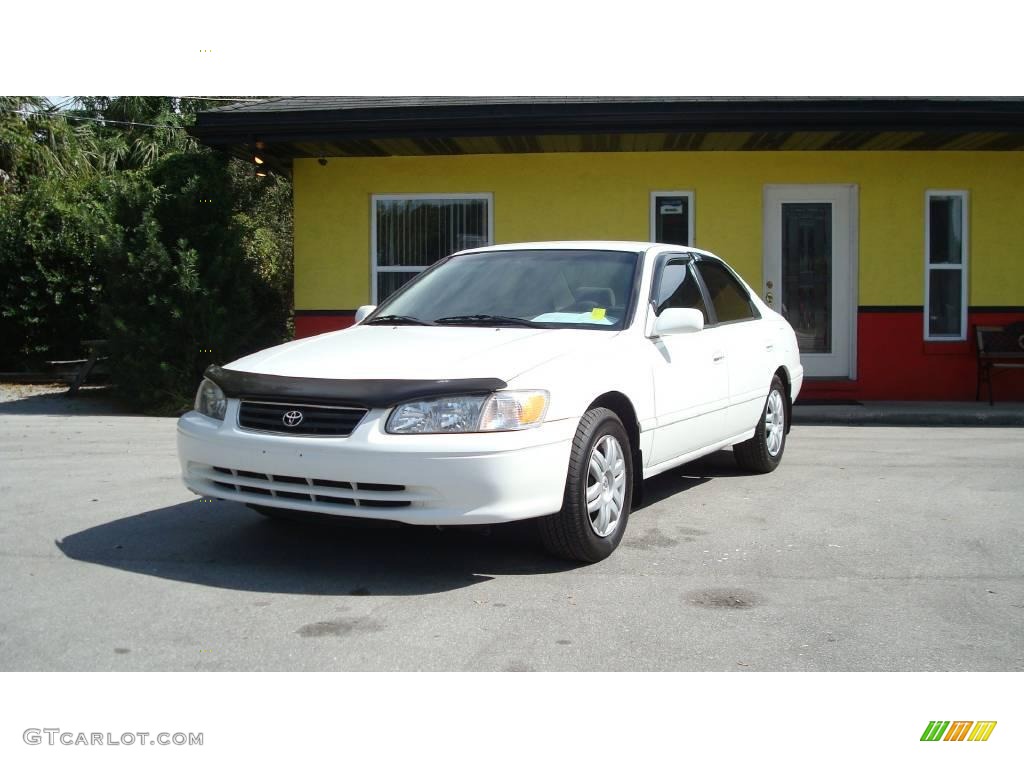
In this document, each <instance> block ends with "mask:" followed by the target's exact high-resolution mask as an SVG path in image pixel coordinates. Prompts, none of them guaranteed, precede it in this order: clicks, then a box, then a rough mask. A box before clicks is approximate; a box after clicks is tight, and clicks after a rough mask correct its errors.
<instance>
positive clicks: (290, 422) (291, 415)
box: [281, 411, 302, 427]
mask: <svg viewBox="0 0 1024 768" xmlns="http://www.w3.org/2000/svg"><path fill="white" fill-rule="evenodd" d="M281 423H282V424H284V425H285V426H286V427H297V426H299V424H301V423H302V411H286V412H285V414H284V416H282V417H281Z"/></svg>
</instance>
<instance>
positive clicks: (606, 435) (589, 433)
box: [538, 408, 633, 563]
mask: <svg viewBox="0 0 1024 768" xmlns="http://www.w3.org/2000/svg"><path fill="white" fill-rule="evenodd" d="M632 491H633V459H632V451H631V449H630V444H629V436H628V435H627V434H626V429H625V427H623V426H622V422H621V421H620V420H619V417H618V416H617V415H615V413H614V412H612V411H610V410H608V409H607V408H594V409H592V410H589V411H587V412H586V413H585V414H584V416H583V418H582V419H580V425H579V427H578V428H577V430H576V437H575V438H574V439H573V443H572V453H571V455H570V457H569V472H568V475H567V477H566V481H565V496H564V497H563V500H562V509H561V511H559V512H558V513H557V514H554V515H549V516H548V517H542V518H540V520H539V521H538V522H539V525H540V533H541V539H542V540H543V542H544V546H545V547H546V548H547V550H548V551H549V552H551V553H552V554H554V555H557V556H559V557H564V558H568V559H570V560H579V561H582V562H585V563H596V562H598V561H599V560H604V559H605V558H606V557H608V555H610V554H611V553H612V552H614V551H615V549H616V547H618V546H619V542H620V541H622V536H623V534H624V533H625V532H626V523H627V522H628V521H629V513H630V510H631V508H632Z"/></svg>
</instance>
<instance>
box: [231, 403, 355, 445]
mask: <svg viewBox="0 0 1024 768" xmlns="http://www.w3.org/2000/svg"><path fill="white" fill-rule="evenodd" d="M366 413H367V409H366V408H354V407H346V406H333V405H304V404H299V403H267V402H259V401H256V400H243V401H242V402H241V404H240V405H239V408H238V426H240V427H242V428H243V429H255V430H259V431H260V432H274V433H276V434H279V435H305V436H310V435H313V436H317V437H348V436H349V435H351V434H352V430H354V429H355V428H356V425H358V424H359V422H360V421H362V419H363V417H364V416H365V415H366ZM297 415H298V418H296V416H297Z"/></svg>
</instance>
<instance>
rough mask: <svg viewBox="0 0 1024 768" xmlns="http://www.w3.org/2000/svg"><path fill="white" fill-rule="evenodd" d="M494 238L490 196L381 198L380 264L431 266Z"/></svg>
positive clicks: (378, 243)
mask: <svg viewBox="0 0 1024 768" xmlns="http://www.w3.org/2000/svg"><path fill="white" fill-rule="evenodd" d="M489 242H490V233H489V232H488V231H487V200H480V199H469V198H467V199H440V198H438V199H408V200H378V201H377V264H378V266H382V267H428V266H430V265H431V264H433V263H434V262H435V261H437V260H438V259H442V258H444V257H445V256H448V255H450V254H452V253H455V252H456V251H461V250H464V249H466V248H477V247H479V246H482V245H487V244H488V243H489Z"/></svg>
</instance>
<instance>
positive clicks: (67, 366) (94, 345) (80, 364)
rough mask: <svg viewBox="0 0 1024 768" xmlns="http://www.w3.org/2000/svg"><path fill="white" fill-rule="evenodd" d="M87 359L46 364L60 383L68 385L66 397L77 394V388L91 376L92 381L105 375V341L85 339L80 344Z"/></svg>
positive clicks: (56, 361)
mask: <svg viewBox="0 0 1024 768" xmlns="http://www.w3.org/2000/svg"><path fill="white" fill-rule="evenodd" d="M82 347H83V348H84V349H85V351H86V353H87V355H88V357H85V358H82V359H80V360H50V361H49V362H48V364H49V365H50V366H51V367H52V368H53V369H54V373H55V374H56V375H57V378H59V379H60V380H61V381H64V382H66V383H67V385H68V392H67V393H68V395H71V396H72V397H73V396H74V395H75V394H77V392H78V389H79V387H81V386H82V385H83V384H85V382H86V381H87V380H88V379H89V377H90V376H92V377H93V378H94V379H95V378H97V377H100V376H106V375H107V367H106V361H107V356H106V354H105V353H106V351H107V340H106V339H86V340H85V341H83V342H82Z"/></svg>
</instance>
